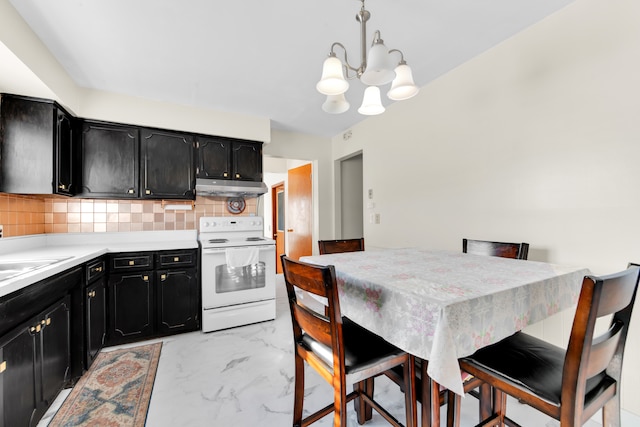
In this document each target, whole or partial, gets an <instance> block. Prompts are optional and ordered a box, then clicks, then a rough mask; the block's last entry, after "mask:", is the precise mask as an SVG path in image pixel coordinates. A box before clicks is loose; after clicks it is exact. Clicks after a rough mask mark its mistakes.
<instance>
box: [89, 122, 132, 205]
mask: <svg viewBox="0 0 640 427" xmlns="http://www.w3.org/2000/svg"><path fill="white" fill-rule="evenodd" d="M80 145H81V164H82V173H81V175H82V180H81V181H82V187H81V191H80V192H79V195H81V196H83V197H114V198H137V197H138V195H139V191H138V175H139V174H138V165H139V163H140V162H139V142H138V129H136V128H134V127H125V126H117V125H109V124H101V123H95V122H84V123H83V125H82V136H81V139H80Z"/></svg>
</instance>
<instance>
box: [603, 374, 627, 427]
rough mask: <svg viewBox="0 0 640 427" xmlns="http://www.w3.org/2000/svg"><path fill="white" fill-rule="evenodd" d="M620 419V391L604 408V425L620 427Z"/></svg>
mask: <svg viewBox="0 0 640 427" xmlns="http://www.w3.org/2000/svg"><path fill="white" fill-rule="evenodd" d="M618 384H620V383H618ZM620 418H621V415H620V391H617V392H616V395H615V396H613V398H612V399H611V400H609V401H608V402H607V403H605V404H604V406H603V407H602V425H603V426H608V427H609V426H611V427H620V426H621V423H622V421H621V420H620Z"/></svg>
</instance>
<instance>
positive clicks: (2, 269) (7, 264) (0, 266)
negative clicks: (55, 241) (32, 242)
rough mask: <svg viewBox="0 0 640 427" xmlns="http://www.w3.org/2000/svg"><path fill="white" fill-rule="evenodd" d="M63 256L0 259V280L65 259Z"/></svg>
mask: <svg viewBox="0 0 640 427" xmlns="http://www.w3.org/2000/svg"><path fill="white" fill-rule="evenodd" d="M69 258H71V257H64V258H41V259H25V260H0V281H2V280H6V279H11V278H13V277H16V276H19V275H21V274H25V273H28V272H30V271H33V270H37V269H39V268H43V267H47V266H49V265H52V264H55V263H58V262H61V261H64V260H67V259H69Z"/></svg>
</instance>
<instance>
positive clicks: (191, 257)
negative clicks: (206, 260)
mask: <svg viewBox="0 0 640 427" xmlns="http://www.w3.org/2000/svg"><path fill="white" fill-rule="evenodd" d="M197 253H198V252H197V251H166V252H159V253H158V266H159V267H160V268H172V267H194V266H195V265H196V260H197Z"/></svg>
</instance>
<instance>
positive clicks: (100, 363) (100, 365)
mask: <svg viewBox="0 0 640 427" xmlns="http://www.w3.org/2000/svg"><path fill="white" fill-rule="evenodd" d="M161 348H162V343H156V344H149V345H143V346H138V347H131V348H126V349H121V350H114V351H103V352H101V353H100V354H98V356H97V357H96V359H95V361H94V362H93V364H92V365H91V368H89V370H88V371H87V372H85V374H84V375H83V376H82V377H81V378H80V380H79V381H78V383H77V384H76V385H75V387H73V390H72V391H71V393H70V394H69V396H68V397H67V398H66V400H65V401H64V403H63V404H62V407H61V408H60V409H59V410H58V412H57V413H56V415H55V417H54V418H53V420H52V421H51V423H49V427H70V426H110V427H111V426H113V427H116V426H117V427H141V426H144V424H145V420H146V418H147V410H148V409H149V400H150V399H151V391H152V389H153V382H154V380H155V377H156V371H157V369H158V359H159V358H160V350H161Z"/></svg>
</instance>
